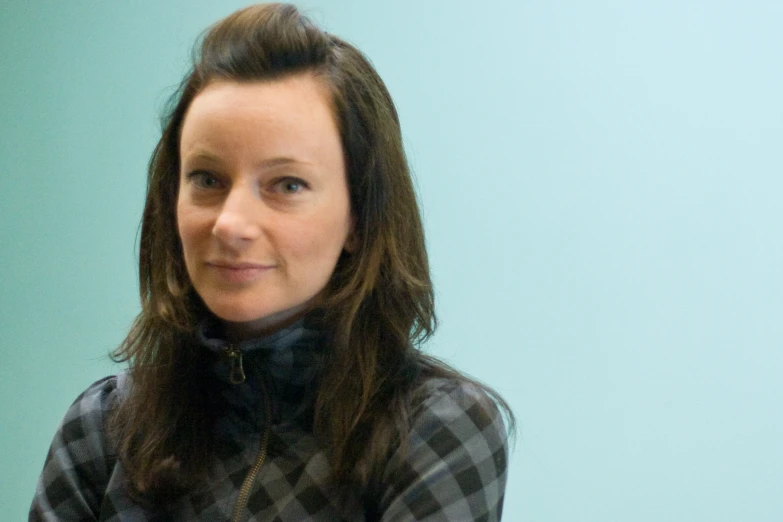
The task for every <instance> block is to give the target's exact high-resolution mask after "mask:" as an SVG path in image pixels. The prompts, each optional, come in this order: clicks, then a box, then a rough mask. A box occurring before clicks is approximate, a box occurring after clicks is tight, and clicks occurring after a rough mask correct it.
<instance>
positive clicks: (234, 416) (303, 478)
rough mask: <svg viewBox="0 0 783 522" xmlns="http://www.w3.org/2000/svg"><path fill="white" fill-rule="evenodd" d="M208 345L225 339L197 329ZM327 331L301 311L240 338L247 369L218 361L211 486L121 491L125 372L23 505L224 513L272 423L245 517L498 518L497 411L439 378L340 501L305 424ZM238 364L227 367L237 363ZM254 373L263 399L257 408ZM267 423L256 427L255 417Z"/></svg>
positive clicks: (81, 402) (87, 515)
mask: <svg viewBox="0 0 783 522" xmlns="http://www.w3.org/2000/svg"><path fill="white" fill-rule="evenodd" d="M201 342H202V344H203V345H204V346H206V347H207V348H208V349H210V350H213V351H215V352H219V351H225V350H226V343H225V342H224V341H222V340H221V339H220V338H218V337H214V336H211V335H210V332H209V330H208V329H204V330H203V332H202V334H201ZM323 344H324V343H323V339H322V338H321V336H320V335H319V334H318V333H317V332H316V331H313V330H310V329H308V328H306V327H305V326H304V323H303V322H300V323H297V324H295V325H293V326H291V327H288V328H285V329H283V330H280V331H278V332H276V333H274V334H272V335H271V336H269V337H266V338H263V339H260V340H255V341H253V342H249V343H244V344H242V345H239V348H240V349H241V351H242V354H243V368H244V370H245V375H246V379H245V381H244V382H243V383H241V384H232V383H231V378H230V377H231V370H232V368H231V366H230V361H228V360H227V358H220V359H218V361H219V362H217V363H216V364H215V367H214V372H215V376H216V380H215V381H216V387H217V388H218V390H216V392H217V393H216V396H217V397H219V400H221V401H225V402H224V405H225V407H224V409H222V410H221V411H225V414H224V415H222V416H221V417H220V418H219V419H218V422H217V423H216V426H215V430H217V431H216V434H217V437H216V446H215V448H214V459H213V460H214V464H213V466H212V467H211V470H210V472H209V479H210V480H209V489H208V490H199V491H197V492H193V493H192V494H189V495H185V496H184V497H183V498H181V499H180V500H179V501H177V502H176V504H175V505H174V506H173V507H171V508H170V509H169V510H167V511H166V512H161V511H157V512H152V511H149V510H147V509H145V508H143V507H142V506H140V505H139V504H137V503H135V502H133V501H132V500H131V499H129V498H128V496H127V495H126V484H127V479H126V475H125V472H124V470H123V466H122V465H121V464H120V463H119V462H118V461H117V458H116V451H115V449H114V447H113V446H112V444H111V443H110V441H109V440H108V438H107V436H106V429H105V423H106V419H107V415H108V413H109V412H110V411H111V408H112V407H113V406H114V405H116V404H117V401H119V400H122V396H123V395H124V394H125V393H127V389H128V387H129V386H130V384H129V383H128V382H127V379H126V377H125V374H124V373H123V374H120V375H118V376H113V377H107V378H105V379H102V380H100V381H98V382H96V383H94V384H93V385H92V386H90V387H89V388H88V389H87V390H86V391H85V392H84V393H83V394H82V395H80V396H79V397H78V398H77V399H76V401H75V402H74V403H73V405H72V406H71V407H70V409H69V410H68V411H67V413H66V414H65V418H64V419H63V421H62V422H61V424H60V426H59V427H58V429H57V432H56V434H55V437H54V440H53V442H52V445H51V447H50V449H49V453H48V455H47V457H46V462H45V464H44V469H43V472H42V473H41V476H40V478H39V480H38V484H37V487H36V492H35V497H34V499H33V503H32V507H31V509H30V520H80V521H82V520H106V521H120V520H132V521H145V520H215V521H223V520H229V519H231V516H232V511H233V510H234V508H235V504H236V503H237V497H238V492H239V489H240V486H241V485H242V483H243V481H244V479H245V477H246V476H247V474H248V471H249V469H250V467H251V466H252V465H253V463H254V461H255V460H256V457H257V454H258V452H259V447H260V446H261V445H262V441H261V439H262V435H261V434H262V432H264V431H266V430H265V429H264V428H265V425H266V423H267V422H269V423H271V429H270V430H268V431H269V438H268V446H267V447H268V455H267V458H266V460H265V462H264V464H263V466H262V467H261V468H260V471H259V473H258V475H257V476H256V478H255V481H254V483H253V487H252V489H251V490H250V495H249V499H248V502H247V507H246V508H245V509H244V510H243V512H242V513H241V515H242V516H241V519H242V520H254V521H266V520H275V521H302V520H324V521H327V520H328V521H334V520H346V521H359V520H369V519H377V520H382V521H403V520H430V521H435V520H483V521H495V520H499V519H500V516H501V510H502V505H503V494H504V489H505V483H506V462H507V440H506V432H505V427H504V425H503V421H502V419H501V416H500V415H499V413H498V412H497V410H496V409H494V408H492V407H491V406H488V404H491V403H490V402H489V401H488V399H487V397H486V396H485V394H484V393H483V392H481V391H480V390H478V389H476V388H475V387H474V386H471V385H467V384H465V383H461V382H454V381H448V380H445V379H429V380H427V381H425V382H424V383H422V386H424V387H425V388H424V389H425V392H426V393H425V394H424V396H425V399H424V400H423V402H422V403H421V404H419V405H418V406H417V407H416V408H414V410H413V411H414V414H413V422H412V431H411V433H410V441H409V445H408V451H407V452H406V453H405V454H404V455H403V456H402V458H401V459H391V460H390V462H396V465H394V466H392V465H390V466H389V469H387V470H385V473H384V476H383V480H382V481H381V483H382V484H384V486H383V490H382V491H380V492H379V495H377V496H376V498H375V500H374V503H373V505H372V506H367V503H366V501H365V502H363V501H362V500H360V499H361V498H362V495H358V494H357V495H356V496H355V497H354V498H349V499H348V501H347V502H344V503H338V502H337V498H336V495H335V489H334V486H333V484H332V481H331V480H330V479H331V474H330V468H329V465H328V462H327V459H326V455H325V453H324V451H323V450H322V449H321V448H319V446H318V444H317V442H316V440H315V438H314V437H313V435H312V431H311V419H312V402H313V401H312V398H313V396H314V390H313V386H314V383H315V382H317V379H316V377H317V375H316V374H317V368H318V361H319V355H320V352H321V350H322V345H323ZM235 369H236V368H235V367H234V370H235ZM261 382H263V383H264V389H265V390H266V392H267V395H268V397H269V398H270V399H271V401H270V403H271V406H272V408H271V418H270V419H265V418H264V417H265V411H266V410H265V407H264V402H263V400H262V398H261V397H262V396H263V393H262V392H261V391H260V386H261ZM262 427H264V428H262Z"/></svg>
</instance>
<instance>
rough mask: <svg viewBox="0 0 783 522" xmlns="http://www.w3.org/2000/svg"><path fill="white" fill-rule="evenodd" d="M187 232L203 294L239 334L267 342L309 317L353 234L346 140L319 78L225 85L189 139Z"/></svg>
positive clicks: (191, 264) (183, 143) (182, 203)
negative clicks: (296, 319)
mask: <svg viewBox="0 0 783 522" xmlns="http://www.w3.org/2000/svg"><path fill="white" fill-rule="evenodd" d="M180 158H181V162H180V163H181V168H180V181H179V183H180V185H179V196H178V199H177V227H178V231H179V236H180V239H181V240H182V248H183V252H184V257H185V266H186V267H187V271H188V274H189V276H190V279H191V281H192V283H193V286H194V288H195V289H196V291H197V292H198V294H199V295H200V296H201V298H202V299H203V301H204V303H205V304H206V305H207V307H209V309H210V310H211V311H212V312H213V313H214V314H215V315H217V316H218V317H219V318H221V319H222V320H223V321H224V323H225V324H226V327H227V333H228V334H229V335H233V336H235V337H247V336H252V335H254V334H259V333H262V332H263V331H264V330H267V329H269V328H272V327H274V326H275V325H277V324H280V323H281V322H284V321H286V320H287V319H290V318H291V317H293V316H295V315H297V314H298V313H299V312H301V311H304V310H306V309H307V308H308V305H309V304H310V303H311V302H312V300H313V298H314V297H315V296H316V295H317V294H318V293H319V292H321V290H323V288H324V287H325V286H326V284H327V282H328V281H329V279H330V277H331V276H332V273H333V272H334V268H335V265H336V264H337V260H338V258H339V256H340V253H341V252H342V250H343V249H344V248H346V243H347V242H348V241H349V237H350V236H351V231H352V217H351V210H350V208H351V205H350V198H349V194H348V185H347V179H346V173H345V163H344V158H343V150H342V145H341V141H340V135H339V133H338V130H337V126H336V123H335V121H334V117H333V114H332V110H331V107H330V104H329V95H328V92H327V90H326V88H325V87H324V86H323V85H322V84H321V83H319V82H318V81H317V80H316V79H315V78H314V77H312V76H311V75H309V74H302V75H296V76H291V77H288V78H285V79H282V80H275V81H269V82H253V83H237V82H231V81H216V82H213V83H211V84H209V85H208V86H207V87H206V88H205V89H204V90H203V91H202V92H201V93H199V94H198V95H197V96H196V98H195V99H194V100H193V102H192V103H191V105H190V108H189V109H188V112H187V114H186V115H185V120H184V122H183V125H182V133H181V138H180Z"/></svg>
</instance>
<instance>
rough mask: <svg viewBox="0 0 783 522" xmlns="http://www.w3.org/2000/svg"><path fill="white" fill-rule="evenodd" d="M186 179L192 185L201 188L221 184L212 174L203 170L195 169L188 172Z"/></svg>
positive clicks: (210, 187)
mask: <svg viewBox="0 0 783 522" xmlns="http://www.w3.org/2000/svg"><path fill="white" fill-rule="evenodd" d="M187 178H188V181H190V182H191V183H192V184H193V185H195V186H196V187H198V188H201V189H215V188H220V187H221V186H222V182H221V181H220V179H218V177H217V176H215V175H214V174H210V173H209V172H207V171H205V170H195V171H193V172H190V173H188V176H187Z"/></svg>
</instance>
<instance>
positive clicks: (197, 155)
mask: <svg viewBox="0 0 783 522" xmlns="http://www.w3.org/2000/svg"><path fill="white" fill-rule="evenodd" d="M183 159H187V160H188V161H195V160H204V161H209V162H210V163H218V164H221V163H223V160H222V159H221V158H220V156H219V155H217V154H213V153H212V152H210V151H208V150H204V149H196V151H195V152H193V153H189V154H186V155H184V157H183ZM294 163H298V164H301V165H310V163H309V162H307V161H302V160H298V159H296V158H292V157H290V156H276V157H274V158H269V159H265V160H263V161H261V162H259V163H258V164H257V166H258V167H260V168H273V167H279V166H281V165H290V164H294Z"/></svg>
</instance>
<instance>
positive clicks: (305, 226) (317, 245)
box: [280, 216, 348, 272]
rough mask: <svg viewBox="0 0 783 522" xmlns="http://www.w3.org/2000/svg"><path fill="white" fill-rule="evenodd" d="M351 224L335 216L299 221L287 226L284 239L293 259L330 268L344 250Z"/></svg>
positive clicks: (321, 268)
mask: <svg viewBox="0 0 783 522" xmlns="http://www.w3.org/2000/svg"><path fill="white" fill-rule="evenodd" d="M347 230H348V224H347V223H346V220H345V219H339V218H337V219H336V218H335V216H319V217H318V218H317V219H313V220H308V221H307V222H299V223H296V224H295V225H292V226H291V227H289V228H288V230H287V233H286V234H285V235H284V237H281V238H280V239H281V241H283V242H284V244H285V250H286V251H287V252H288V253H289V255H290V256H291V258H292V259H296V260H299V261H301V262H303V263H306V264H307V267H306V269H309V270H314V271H318V272H324V271H327V270H329V271H331V270H332V269H333V268H334V266H333V265H334V263H336V262H337V258H338V257H339V256H340V252H342V250H343V246H344V243H345V239H346V237H347V233H348V232H347Z"/></svg>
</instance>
